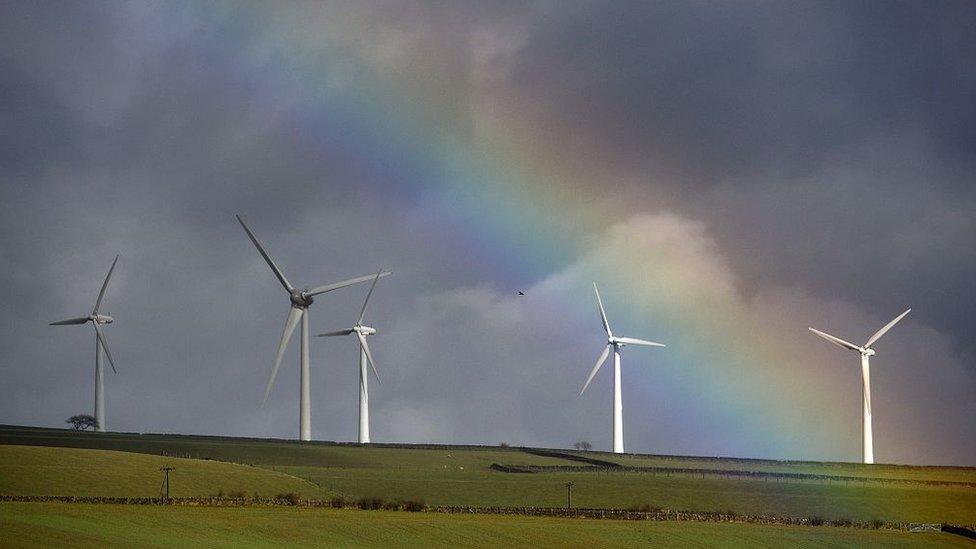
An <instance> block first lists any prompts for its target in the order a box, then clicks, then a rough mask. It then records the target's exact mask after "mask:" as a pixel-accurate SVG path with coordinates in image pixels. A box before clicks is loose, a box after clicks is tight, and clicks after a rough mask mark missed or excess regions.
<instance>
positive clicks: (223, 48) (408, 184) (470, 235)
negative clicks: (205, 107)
mask: <svg viewBox="0 0 976 549" xmlns="http://www.w3.org/2000/svg"><path fill="white" fill-rule="evenodd" d="M220 6H222V5H221V4H209V3H205V4H198V5H196V6H195V7H191V8H188V9H189V10H191V12H190V13H189V14H187V13H183V14H180V15H179V17H173V15H172V14H169V15H159V16H160V17H165V18H166V21H165V22H159V21H154V20H150V19H144V20H143V22H144V23H145V24H146V25H147V26H148V25H152V26H153V27H154V28H168V29H175V30H172V31H170V32H174V33H175V37H174V39H173V41H174V43H175V42H177V41H186V42H189V45H190V46H191V47H193V48H194V50H195V51H199V52H203V54H207V53H208V52H209V54H210V55H213V56H214V58H215V59H216V60H219V63H220V64H226V63H227V62H228V60H230V61H231V63H232V64H231V65H229V66H228V65H224V70H226V71H227V74H224V75H221V76H222V77H228V78H232V79H233V82H234V83H235V84H236V85H238V86H239V87H240V88H241V89H242V90H244V92H245V93H247V94H248V95H249V97H251V98H252V99H253V101H255V102H256V103H257V104H258V105H259V106H261V107H262V108H264V109H267V110H268V111H269V112H273V113H274V114H275V115H276V116H278V117H280V118H279V120H281V119H284V120H287V124H288V125H289V126H290V127H292V128H294V131H295V134H296V135H297V136H299V139H300V140H301V143H302V145H303V146H305V147H308V148H309V149H310V150H312V152H313V153H314V152H315V151H316V150H321V151H326V150H327V151H328V152H329V154H334V155H344V156H347V157H350V158H355V159H356V160H357V166H359V169H362V170H363V171H364V174H363V175H364V178H363V180H364V181H372V182H375V185H377V186H378V187H377V188H375V189H373V190H372V191H370V190H367V191H366V192H375V193H376V195H377V196H379V195H380V194H381V193H382V194H385V195H390V194H392V195H393V196H394V197H395V199H397V200H400V201H404V202H406V203H410V202H413V203H417V202H419V201H424V205H425V207H429V208H435V209H436V210H437V211H438V212H439V214H440V216H441V218H442V219H443V220H446V221H445V222H447V223H449V224H450V228H451V230H450V231H449V233H450V234H451V235H452V236H451V238H452V239H453V244H454V246H456V248H457V250H458V251H461V250H476V253H474V254H470V252H469V254H470V255H473V256H474V257H475V261H478V262H480V263H481V265H480V266H483V267H484V268H485V269H487V270H488V272H490V273H491V275H492V276H493V277H494V278H495V280H499V281H505V282H511V281H514V280H523V281H524V280H526V279H529V280H532V279H535V280H540V279H542V278H544V277H545V276H546V275H547V274H549V273H552V272H554V271H557V270H558V269H559V268H561V267H563V266H565V265H567V264H569V263H571V262H572V261H573V260H575V259H576V258H577V257H579V256H581V255H583V254H585V253H587V252H588V251H589V249H590V248H589V247H590V246H591V245H592V240H591V239H592V235H593V234H599V233H601V232H604V231H605V230H606V229H607V226H608V223H607V221H608V216H607V214H608V213H610V212H609V211H608V209H607V206H606V202H605V200H604V198H605V197H604V195H605V194H606V193H605V191H604V189H603V188H602V187H601V186H600V185H596V184H593V182H591V181H586V180H581V178H580V176H579V175H576V174H573V173H569V171H570V170H568V169H565V168H561V167H560V166H562V165H563V164H564V162H563V160H562V158H561V157H560V156H559V154H558V151H557V150H556V149H557V147H555V146H554V145H552V144H548V143H543V144H539V143H538V139H537V138H536V137H535V134H534V132H533V131H532V128H528V127H526V126H525V124H526V122H523V121H521V120H519V118H518V116H517V107H512V106H510V105H509V106H508V107H507V108H506V109H505V110H504V112H495V111H492V112H479V111H477V110H474V111H472V112H470V113H468V114H470V115H471V116H472V117H473V118H474V121H475V122H476V123H479V128H480V129H479V131H477V132H474V133H473V134H470V133H465V131H464V129H463V128H457V127H454V126H453V125H452V122H451V120H449V119H448V117H447V116H446V115H445V114H444V113H450V112H454V111H457V109H458V108H459V106H458V105H456V104H453V103H452V99H451V98H452V97H456V94H454V93H453V92H455V91H457V90H452V89H445V88H444V86H446V85H448V84H445V83H443V82H438V81H433V80H424V79H421V78H417V77H416V76H415V75H414V73H413V72H412V71H410V70H408V68H404V67H389V66H386V65H384V64H383V63H380V62H376V60H374V59H365V58H361V57H357V55H360V54H359V53H358V52H356V51H355V50H353V49H351V48H348V47H342V45H341V44H338V43H332V42H330V41H329V40H323V37H324V36H325V35H326V34H328V33H329V32H332V31H334V30H336V29H334V28H333V27H332V26H330V25H332V23H330V22H328V21H324V20H318V19H315V18H314V17H310V18H308V19H297V18H289V17H288V16H287V15H283V14H282V13H281V12H280V11H278V7H279V6H278V5H272V4H255V5H253V6H251V7H250V8H244V9H241V8H240V6H235V9H234V10H233V11H231V10H229V9H222V8H221V7H220ZM187 15H189V17H187ZM170 18H172V19H170ZM349 24H351V25H353V28H345V29H342V32H344V33H347V34H349V35H352V34H355V33H356V32H357V29H356V28H355V25H356V23H355V22H352V23H349ZM363 33H364V34H365V33H366V31H365V30H363ZM181 47H186V45H184V46H181ZM215 64H218V63H215ZM459 134H464V135H463V136H460V137H459ZM594 152H595V153H598V151H594ZM649 192H653V189H651V190H649ZM604 275H605V278H604V280H608V281H612V285H611V284H608V285H607V286H606V288H605V291H604V293H605V294H607V295H613V294H615V293H616V294H618V295H620V296H623V295H626V296H628V298H629V299H628V300H627V301H623V300H622V299H620V298H618V299H616V300H614V299H612V298H611V299H610V300H609V301H611V303H609V304H608V308H611V309H612V310H611V316H612V317H613V320H615V321H616V322H619V323H621V324H629V325H633V324H634V323H639V324H646V322H647V321H646V319H654V320H653V322H654V324H652V325H653V326H654V329H655V330H658V331H656V332H651V333H648V334H645V335H646V337H651V338H652V339H658V338H660V339H661V340H665V341H667V342H668V343H669V350H668V351H669V352H668V354H667V358H664V359H661V370H660V375H659V376H658V377H656V378H655V380H654V384H655V385H656V386H657V390H660V391H663V392H666V393H673V394H676V395H686V396H688V398H696V399H699V400H700V402H701V403H702V409H701V412H700V413H701V416H700V417H699V418H698V421H700V422H709V425H710V426H711V428H712V429H715V430H718V429H722V430H726V431H731V432H733V433H735V436H741V437H745V438H746V439H748V445H749V446H750V448H751V452H750V454H751V456H766V457H775V458H800V457H803V458H808V459H809V458H823V457H832V458H834V459H836V458H838V457H842V456H843V454H838V453H837V451H836V450H835V448H836V445H837V444H838V441H837V437H838V435H837V433H836V431H835V430H834V431H833V432H832V430H831V429H826V428H821V429H819V430H818V429H813V430H809V429H806V428H805V425H804V424H803V418H802V417H801V416H800V415H798V414H796V413H792V411H791V410H790V403H789V397H788V396H784V395H783V394H782V393H781V392H779V391H776V390H774V389H771V388H776V387H795V386H796V385H802V384H804V383H807V382H811V383H812V382H813V379H812V377H811V376H813V374H812V373H806V372H803V371H799V372H798V371H795V370H790V369H789V368H776V367H773V365H776V364H783V363H786V362H788V361H789V357H790V350H789V349H786V348H783V346H782V345H777V343H776V342H774V341H768V340H767V339H766V338H764V337H763V332H762V330H761V329H760V327H759V326H756V325H755V323H753V322H744V323H740V322H739V321H738V320H737V319H736V318H733V317H732V315H734V312H733V311H728V310H723V308H722V305H721V304H713V303H703V302H701V301H700V300H697V301H695V300H691V301H689V300H682V299H680V298H679V297H680V296H681V295H682V293H683V292H682V291H681V289H682V288H683V287H686V286H687V284H688V282H689V279H692V278H694V277H695V276H696V273H693V272H681V271H679V270H674V271H671V272H668V273H666V274H665V275H664V277H665V278H664V279H663V280H662V279H660V278H658V279H656V281H655V283H654V288H648V287H647V280H646V277H645V273H643V272H641V271H640V270H639V269H635V268H634V265H633V264H630V263H628V262H627V261H626V260H625V259H620V260H619V261H618V262H617V263H616V264H614V265H612V268H610V269H608V270H607V272H606V273H604ZM662 288H664V289H665V290H666V291H664V292H662V291H661V290H662ZM667 289H672V290H675V291H673V292H671V291H667ZM557 307H559V308H560V309H561V311H560V313H559V314H560V315H564V316H566V317H573V318H586V319H589V320H592V317H595V309H594V306H593V303H592V296H591V295H589V294H586V296H585V297H581V296H567V298H566V299H565V300H564V301H562V302H560V303H558V304H557ZM659 334H660V335H659ZM635 335H639V334H635ZM596 352H598V347H594V357H593V358H595V353H596ZM590 360H591V358H589V357H588V358H587V360H586V361H584V362H586V363H589V362H590ZM657 360H658V359H657V357H655V361H657ZM584 368H585V367H584V366H583V365H581V366H580V372H581V374H580V375H581V376H582V375H583V373H584V372H583V369H584ZM749 376H753V378H752V379H748V378H749ZM581 381H582V379H581ZM830 404H831V403H829V402H825V403H824V406H825V407H829V406H830ZM849 404H850V406H849V408H850V409H851V410H854V409H856V403H849ZM784 410H785V411H784ZM807 419H809V418H807ZM740 442H741V441H740ZM742 447H743V446H742V444H738V445H737V446H736V445H730V446H723V445H722V444H718V446H717V447H715V448H714V452H712V453H714V454H715V455H719V454H722V453H723V452H725V451H726V449H727V448H740V450H739V451H740V452H741V448H742ZM851 449H853V448H851ZM655 450H658V451H660V452H662V453H673V452H675V451H681V450H687V451H697V452H702V451H705V450H703V449H702V448H701V447H694V446H686V447H682V448H661V449H655ZM732 451H735V450H732ZM855 456H856V454H853V455H851V456H850V457H851V458H853V457H855Z"/></svg>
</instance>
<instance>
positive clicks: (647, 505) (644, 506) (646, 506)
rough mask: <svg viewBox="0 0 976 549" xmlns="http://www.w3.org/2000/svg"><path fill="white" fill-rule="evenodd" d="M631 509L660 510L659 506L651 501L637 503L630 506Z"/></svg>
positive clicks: (645, 511)
mask: <svg viewBox="0 0 976 549" xmlns="http://www.w3.org/2000/svg"><path fill="white" fill-rule="evenodd" d="M630 510H631V511H639V512H641V513H657V512H659V511H660V510H661V508H660V507H658V506H657V505H654V504H653V503H637V504H634V505H631V506H630Z"/></svg>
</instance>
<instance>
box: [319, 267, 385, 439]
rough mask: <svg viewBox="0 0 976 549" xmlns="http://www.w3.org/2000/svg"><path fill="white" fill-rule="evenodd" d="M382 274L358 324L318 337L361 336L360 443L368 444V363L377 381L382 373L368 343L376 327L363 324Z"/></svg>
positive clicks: (377, 278) (364, 303) (378, 276)
mask: <svg viewBox="0 0 976 549" xmlns="http://www.w3.org/2000/svg"><path fill="white" fill-rule="evenodd" d="M380 274H382V273H376V277H375V278H374V279H373V285H372V286H370V287H369V292H368V293H367V294H366V300H365V301H363V308H362V310H360V311H359V320H357V321H356V324H355V325H354V326H353V327H352V328H349V329H348V330H337V331H335V332H326V333H324V334H319V335H318V336H317V337H331V336H347V335H350V334H356V337H357V338H359V443H360V444H367V443H369V389H368V388H367V387H366V378H367V373H366V363H367V362H369V366H370V368H372V369H373V375H374V376H376V382H377V383H379V381H380V374H379V372H377V371H376V363H375V362H373V353H371V352H369V344H368V343H366V337H367V336H371V335H376V329H375V328H372V327H370V326H366V325H364V324H363V317H365V316H366V306H367V305H369V296H371V295H373V288H375V287H376V281H378V280H379V279H380Z"/></svg>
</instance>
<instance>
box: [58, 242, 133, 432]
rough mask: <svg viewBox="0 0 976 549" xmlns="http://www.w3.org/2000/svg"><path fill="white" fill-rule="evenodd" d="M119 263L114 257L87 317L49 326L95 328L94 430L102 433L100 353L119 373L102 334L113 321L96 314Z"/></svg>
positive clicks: (103, 407) (102, 401) (103, 422)
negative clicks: (90, 326)
mask: <svg viewBox="0 0 976 549" xmlns="http://www.w3.org/2000/svg"><path fill="white" fill-rule="evenodd" d="M118 262H119V256H115V260H114V261H112V266H111V267H109V269H108V274H107V275H105V281H104V282H102V289H101V290H99V291H98V299H96V300H95V308H94V309H92V312H91V314H90V315H88V316H80V317H78V318H69V319H67V320H59V321H57V322H52V323H51V324H50V325H51V326H67V325H70V324H86V323H88V322H91V323H92V326H93V327H94V328H95V430H96V431H104V430H105V381H104V375H103V373H104V372H103V371H102V351H103V350H104V351H105V356H106V357H108V363H109V365H110V366H112V371H113V372H115V373H119V372H118V370H116V369H115V361H114V360H112V353H111V352H110V351H109V350H108V341H107V340H106V339H105V334H104V333H103V332H102V327H101V325H102V324H111V323H112V322H114V321H115V319H114V318H112V317H110V316H108V315H102V314H98V308H99V307H100V306H101V305H102V298H103V297H105V288H107V287H108V281H109V279H110V278H112V271H114V270H115V264H116V263H118Z"/></svg>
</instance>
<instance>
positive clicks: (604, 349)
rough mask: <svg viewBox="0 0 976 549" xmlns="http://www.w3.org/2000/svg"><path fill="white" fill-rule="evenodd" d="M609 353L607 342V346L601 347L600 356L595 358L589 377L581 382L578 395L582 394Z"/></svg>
mask: <svg viewBox="0 0 976 549" xmlns="http://www.w3.org/2000/svg"><path fill="white" fill-rule="evenodd" d="M609 354H610V345H609V344H607V346H606V347H604V348H603V352H602V353H600V358H598V359H596V366H594V367H593V370H591V371H590V377H588V378H586V383H584V384H583V388H582V389H580V392H579V395H578V396H582V395H583V391H585V390H586V388H587V387H589V386H590V382H591V381H593V376H595V375H596V373H597V371H599V370H600V366H603V363H604V362H606V361H607V355H609Z"/></svg>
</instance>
